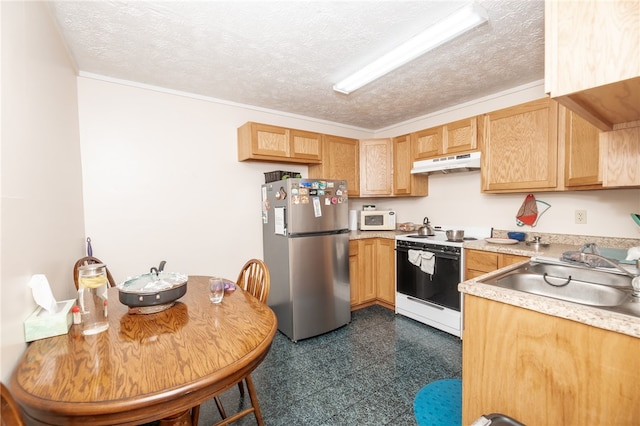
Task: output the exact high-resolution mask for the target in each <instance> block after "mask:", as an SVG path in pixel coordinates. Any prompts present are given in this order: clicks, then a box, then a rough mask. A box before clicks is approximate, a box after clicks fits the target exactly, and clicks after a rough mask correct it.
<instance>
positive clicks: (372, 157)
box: [360, 135, 428, 197]
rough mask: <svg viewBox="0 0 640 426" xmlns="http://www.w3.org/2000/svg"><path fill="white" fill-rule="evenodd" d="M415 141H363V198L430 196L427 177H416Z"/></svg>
mask: <svg viewBox="0 0 640 426" xmlns="http://www.w3.org/2000/svg"><path fill="white" fill-rule="evenodd" d="M411 153H412V149H411V138H410V137H409V135H404V136H400V137H397V138H393V139H389V138H387V139H362V140H360V196H361V197H393V196H425V195H427V192H428V191H427V187H428V185H427V182H428V177H427V175H412V174H411V167H412V166H413V160H412V154H411Z"/></svg>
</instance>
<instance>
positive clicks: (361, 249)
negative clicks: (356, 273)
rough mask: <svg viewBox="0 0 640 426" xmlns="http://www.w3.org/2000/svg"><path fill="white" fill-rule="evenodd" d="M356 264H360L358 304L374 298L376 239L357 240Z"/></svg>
mask: <svg viewBox="0 0 640 426" xmlns="http://www.w3.org/2000/svg"><path fill="white" fill-rule="evenodd" d="M358 262H359V263H360V265H359V266H360V277H359V278H360V283H359V292H358V293H359V294H358V295H359V299H360V300H359V301H358V302H359V303H363V302H369V301H372V300H375V298H376V276H375V275H376V239H375V238H367V239H364V240H358Z"/></svg>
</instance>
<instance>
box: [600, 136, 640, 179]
mask: <svg viewBox="0 0 640 426" xmlns="http://www.w3.org/2000/svg"><path fill="white" fill-rule="evenodd" d="M602 135H603V140H602V142H603V143H604V144H605V146H606V163H607V165H606V168H605V175H604V186H606V187H625V186H640V127H632V128H628V129H619V130H614V131H611V132H606V133H603V134H602Z"/></svg>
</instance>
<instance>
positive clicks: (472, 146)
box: [411, 117, 478, 161]
mask: <svg viewBox="0 0 640 426" xmlns="http://www.w3.org/2000/svg"><path fill="white" fill-rule="evenodd" d="M477 122H478V119H477V117H471V118H466V119H464V120H458V121H454V122H452V123H447V124H444V125H442V126H438V127H433V128H431V129H425V130H420V131H418V132H414V133H412V134H411V138H412V140H413V144H414V146H415V151H414V160H415V161H418V160H427V159H429V158H436V157H441V156H443V155H448V154H460V153H466V152H472V151H477V150H478V128H477Z"/></svg>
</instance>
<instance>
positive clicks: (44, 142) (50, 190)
mask: <svg viewBox="0 0 640 426" xmlns="http://www.w3.org/2000/svg"><path fill="white" fill-rule="evenodd" d="M0 10H1V15H2V140H1V143H2V145H1V153H2V170H1V176H2V190H1V194H2V213H1V214H2V217H1V232H2V234H1V237H0V238H1V242H2V254H1V262H0V265H1V271H0V277H1V281H0V291H1V294H2V301H1V302H0V306H1V313H0V316H1V318H2V321H1V325H0V327H1V333H2V339H1V345H2V347H1V354H2V366H1V375H2V381H3V382H7V381H8V379H9V376H10V374H11V371H12V370H13V367H14V365H15V363H16V362H17V360H18V358H19V357H20V356H21V354H22V351H23V350H24V348H25V344H24V331H23V321H24V319H25V318H26V317H27V316H29V315H30V314H31V313H32V312H33V310H34V309H35V303H34V302H33V298H32V297H31V290H30V289H29V288H28V286H27V284H28V282H29V279H30V278H31V276H32V275H33V274H45V275H46V276H47V278H48V279H49V282H50V283H51V286H52V289H53V293H54V296H55V297H56V298H57V299H58V300H64V299H73V298H75V297H76V294H75V286H74V284H73V275H72V268H73V264H74V262H75V261H76V259H77V258H79V257H81V256H82V255H83V253H84V251H83V237H84V222H83V211H82V174H81V167H80V144H79V135H78V109H77V96H76V76H75V68H74V66H73V64H72V63H71V61H70V60H69V57H68V55H67V52H66V50H65V48H64V45H63V44H62V42H61V40H60V37H59V36H58V33H57V31H56V29H55V27H54V26H53V24H52V22H53V21H52V19H51V17H50V16H49V15H48V10H47V8H46V6H44V4H43V3H37V2H1V3H0Z"/></svg>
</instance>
